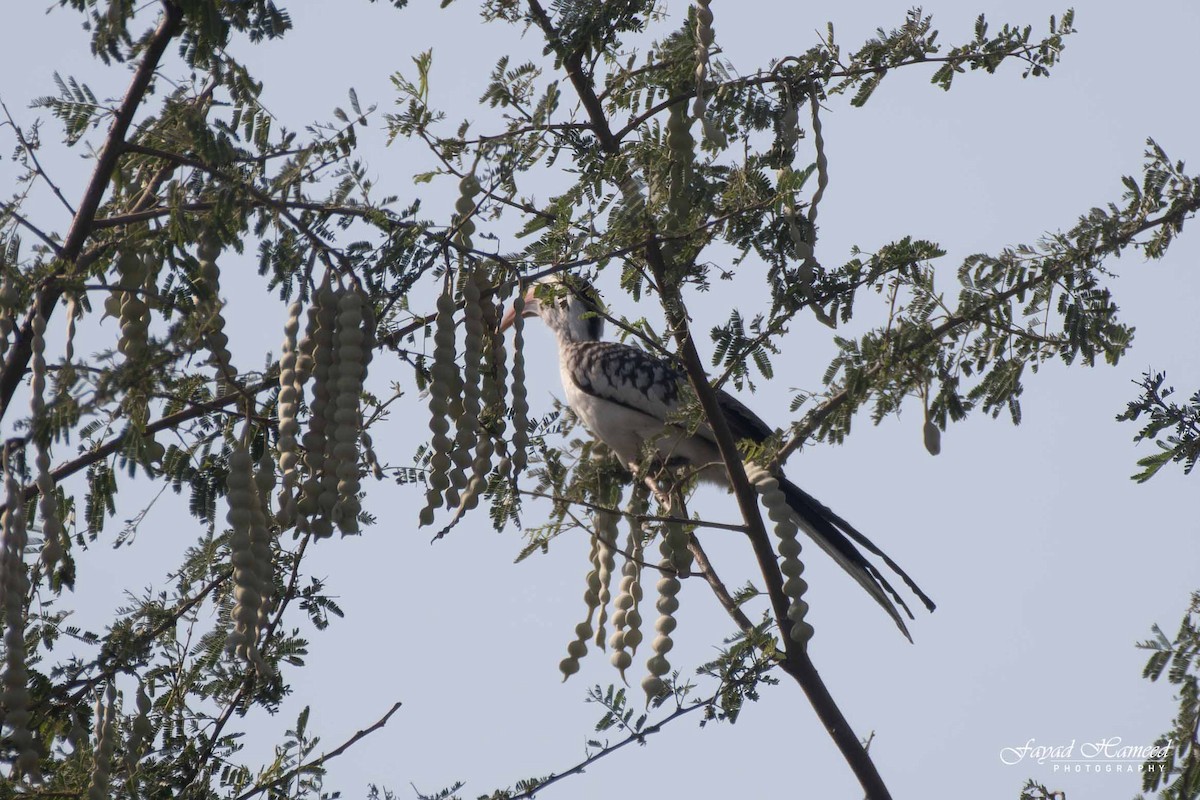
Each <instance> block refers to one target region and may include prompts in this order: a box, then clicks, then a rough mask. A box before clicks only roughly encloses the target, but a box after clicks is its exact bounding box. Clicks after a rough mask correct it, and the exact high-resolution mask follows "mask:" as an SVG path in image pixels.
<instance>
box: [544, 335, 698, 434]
mask: <svg viewBox="0 0 1200 800" xmlns="http://www.w3.org/2000/svg"><path fill="white" fill-rule="evenodd" d="M564 349H565V352H564V353H563V354H562V355H563V358H564V364H563V369H564V372H565V373H566V374H567V375H569V376H570V379H571V383H572V384H574V385H575V386H576V387H578V388H579V390H580V391H582V392H584V393H585V394H587V395H590V396H592V397H595V398H598V399H601V400H604V401H606V402H609V403H616V404H617V405H620V406H624V407H625V408H628V409H630V410H633V411H637V412H640V413H643V414H647V415H650V416H652V417H655V418H657V419H659V420H664V421H665V420H666V418H667V416H668V415H669V414H670V413H671V412H672V411H674V410H675V408H676V407H677V406H678V405H679V388H680V382H681V381H683V380H684V378H683V375H682V373H680V372H679V371H678V370H676V369H675V368H674V367H673V366H671V365H670V364H668V363H667V362H665V361H663V360H662V359H659V358H655V357H654V356H652V355H650V354H649V353H646V352H644V351H642V350H638V349H637V348H635V347H630V346H629V345H627V344H621V343H619V342H571V343H569V344H568V345H566V346H565V348H564Z"/></svg>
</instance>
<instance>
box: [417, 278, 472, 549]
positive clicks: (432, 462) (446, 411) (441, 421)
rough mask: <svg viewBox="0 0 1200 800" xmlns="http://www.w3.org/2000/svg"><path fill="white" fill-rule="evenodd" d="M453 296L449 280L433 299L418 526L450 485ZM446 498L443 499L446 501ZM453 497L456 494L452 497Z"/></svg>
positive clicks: (429, 518) (455, 378) (429, 520)
mask: <svg viewBox="0 0 1200 800" xmlns="http://www.w3.org/2000/svg"><path fill="white" fill-rule="evenodd" d="M454 311H455V303H454V295H453V292H452V289H451V284H450V281H449V280H447V281H446V285H445V287H444V289H443V291H442V293H441V294H440V295H438V299H437V319H436V320H435V322H434V333H433V342H434V347H433V366H432V367H431V368H430V370H429V372H430V375H431V378H432V380H431V381H430V384H429V411H430V414H431V417H430V420H429V430H430V431H432V432H433V437H432V439H431V440H430V447H431V448H432V453H431V454H430V457H429V479H428V480H429V491H428V492H426V493H425V508H423V509H421V517H420V521H421V525H431V524H433V514H434V511H436V510H437V509H439V508H441V507H442V493H443V492H445V491H446V490H447V489H449V488H450V476H449V470H450V464H451V462H450V452H451V448H452V446H453V444H454V443H453V442H452V441H451V439H450V436H449V432H450V416H449V415H450V411H451V409H452V408H455V409H457V410H458V411H459V412H461V410H462V405H461V403H458V402H457V400H458V393H459V382H460V380H461V379H460V378H459V374H458V365H457V364H456V363H454V338H455V337H454ZM448 500H449V498H447V501H448ZM455 500H457V496H456V497H455Z"/></svg>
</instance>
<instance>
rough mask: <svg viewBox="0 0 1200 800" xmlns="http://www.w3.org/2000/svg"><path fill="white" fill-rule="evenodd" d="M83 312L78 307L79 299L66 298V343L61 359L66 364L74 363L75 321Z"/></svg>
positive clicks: (73, 296) (72, 296)
mask: <svg viewBox="0 0 1200 800" xmlns="http://www.w3.org/2000/svg"><path fill="white" fill-rule="evenodd" d="M82 313H83V311H82V309H81V308H80V306H79V298H78V297H76V296H75V295H71V296H70V297H68V298H67V341H66V343H65V344H64V345H63V358H64V359H65V360H66V362H67V363H68V364H71V363H72V362H74V361H75V321H76V320H78V319H79V317H80V316H81V315H82Z"/></svg>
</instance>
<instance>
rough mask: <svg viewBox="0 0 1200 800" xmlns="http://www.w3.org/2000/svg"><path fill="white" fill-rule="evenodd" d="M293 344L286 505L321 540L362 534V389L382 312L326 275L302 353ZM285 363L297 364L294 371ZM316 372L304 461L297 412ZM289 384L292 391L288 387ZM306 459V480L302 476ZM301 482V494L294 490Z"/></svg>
mask: <svg viewBox="0 0 1200 800" xmlns="http://www.w3.org/2000/svg"><path fill="white" fill-rule="evenodd" d="M293 324H294V325H295V327H297V328H298V326H299V311H298V309H295V308H293V309H292V311H291V312H290V313H289V322H288V329H290V328H291V327H292V326H293ZM286 335H287V334H286V330H285V336H286ZM288 347H289V345H288V344H287V343H286V342H285V346H284V358H285V359H288V362H290V363H286V364H285V363H281V369H280V382H281V383H280V413H281V414H283V413H285V412H286V413H287V415H288V416H289V419H288V420H287V423H288V424H287V427H286V429H285V427H284V418H283V417H282V416H281V418H280V467H281V469H282V471H283V475H284V490H283V494H281V496H280V504H281V510H282V511H283V515H284V518H285V519H286V520H287V522H288V523H289V524H290V523H291V522H292V521H293V520H294V522H295V524H296V527H297V529H298V530H300V531H301V532H309V531H311V532H312V534H313V535H314V536H316V537H317V538H325V537H328V536H332V535H333V530H334V528H335V527H336V528H337V529H338V530H340V531H341V532H342V533H345V534H349V533H357V532H358V516H359V511H360V510H361V507H360V501H359V499H358V495H359V489H360V482H359V460H360V455H361V451H362V433H363V430H362V426H363V420H362V392H363V383H364V382H365V380H366V377H367V366H368V365H369V364H370V362H371V359H372V357H373V356H374V352H375V314H374V311H373V309H372V308H371V304H370V301H369V300H368V299H367V298H366V297H365V296H364V295H363V293H362V291H361V290H360V289H359V288H358V287H357V286H351V287H349V288H346V287H343V286H342V285H341V284H334V283H333V281H332V278H331V276H326V279H325V281H324V282H323V283H322V284H321V286H320V288H319V289H318V290H317V292H316V296H315V298H314V303H313V305H312V307H311V308H310V309H309V312H308V324H307V328H306V330H305V335H304V339H303V340H302V341H301V342H299V343H298V344H297V345H296V346H295V351H294V352H295V355H294V359H293V358H289V353H288ZM285 366H287V367H289V369H288V370H287V372H288V373H290V375H289V376H287V377H285V374H284V373H285V370H284V369H283V367H285ZM309 377H311V378H312V382H313V386H312V401H311V402H310V403H309V417H308V428H307V430H306V431H305V433H304V436H303V444H304V455H303V458H302V459H301V458H300V456H299V455H298V454H297V449H296V433H297V432H298V431H299V426H298V424H297V423H296V422H295V412H296V409H297V408H298V404H299V401H300V398H301V397H302V396H303V390H304V384H305V383H306V382H307V380H308V378H309ZM289 386H290V387H291V390H290V391H287V392H286V393H285V390H287V389H288V388H289ZM285 400H286V401H287V408H286V409H285V408H284V401H285ZM285 436H286V437H287V438H286V439H285V438H284V437H285ZM301 463H302V464H303V468H304V477H303V480H302V481H301V480H300V476H299V475H298V474H297V468H298V465H299V464H301ZM297 485H298V486H299V495H298V496H297V495H295V493H294V492H295V487H296V486H297ZM293 498H295V501H294V503H293Z"/></svg>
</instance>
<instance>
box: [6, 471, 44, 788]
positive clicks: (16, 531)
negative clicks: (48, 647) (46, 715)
mask: <svg viewBox="0 0 1200 800" xmlns="http://www.w3.org/2000/svg"><path fill="white" fill-rule="evenodd" d="M11 459H12V456H11V454H10V453H9V451H8V448H5V453H4V464H3V470H4V489H5V491H4V494H5V510H4V516H3V519H2V520H0V526H2V529H3V536H4V539H3V542H2V546H0V610H2V611H3V614H4V664H3V674H2V675H0V689H2V694H0V728H3V727H5V726H7V727H8V728H9V737H10V739H11V742H12V744H13V746H14V748H15V749H16V751H17V757H16V760H15V762H14V769H15V771H16V772H18V773H20V774H22V775H27V776H29V777H30V778H32V779H37V778H38V777H39V773H38V751H37V746H36V744H35V742H34V738H33V733H32V731H31V730H30V728H29V720H30V713H29V706H30V702H31V698H30V695H29V685H28V684H29V673H28V671H27V669H26V665H25V598H26V597H27V596H28V594H29V577H28V575H27V574H26V569H25V546H26V544H27V542H28V534H27V532H26V520H25V494H24V492H23V491H22V490H21V485H20V483H19V482H18V481H17V477H16V474H15V468H14V465H13V464H12V463H11Z"/></svg>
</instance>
